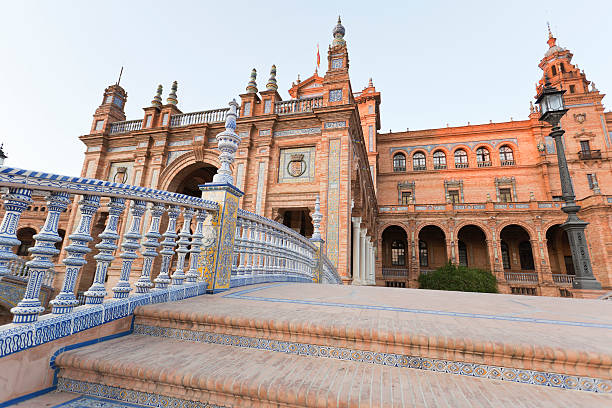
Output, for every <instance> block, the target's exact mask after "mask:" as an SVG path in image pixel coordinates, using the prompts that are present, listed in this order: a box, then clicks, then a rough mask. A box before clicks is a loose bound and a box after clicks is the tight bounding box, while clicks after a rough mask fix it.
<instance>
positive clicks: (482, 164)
mask: <svg viewBox="0 0 612 408" xmlns="http://www.w3.org/2000/svg"><path fill="white" fill-rule="evenodd" d="M478 167H491V162H490V161H479V162H478Z"/></svg>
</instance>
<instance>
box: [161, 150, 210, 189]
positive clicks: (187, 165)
mask: <svg viewBox="0 0 612 408" xmlns="http://www.w3.org/2000/svg"><path fill="white" fill-rule="evenodd" d="M200 153H202V154H199V155H198V156H196V154H195V152H193V151H189V152H187V153H185V154H183V155H181V156H179V157H177V158H176V159H174V160H173V161H172V162H171V163H170V164H169V165H168V166H167V167H166V168H165V169H164V170H163V171H162V172H161V174H160V175H159V183H158V186H159V187H158V188H159V189H160V190H166V191H175V190H172V189H171V188H172V187H176V186H177V185H178V183H179V182H180V180H181V179H182V178H184V177H185V175H186V174H187V173H188V172H190V171H193V170H194V169H196V168H198V167H214V168H219V166H220V163H219V157H218V154H217V153H215V152H214V151H208V150H204V151H203V152H200ZM177 180H178V181H177Z"/></svg>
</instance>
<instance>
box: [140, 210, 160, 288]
mask: <svg viewBox="0 0 612 408" xmlns="http://www.w3.org/2000/svg"><path fill="white" fill-rule="evenodd" d="M165 210H166V207H165V206H164V205H163V204H158V203H154V204H153V206H152V207H151V223H150V224H149V230H148V231H147V233H146V234H145V238H146V241H144V242H143V243H142V246H144V247H145V250H144V252H143V253H142V257H143V259H144V261H143V263H142V272H141V273H140V278H138V281H137V282H136V283H135V284H134V286H136V293H149V292H150V291H151V288H152V287H153V282H151V270H152V269H153V261H155V257H156V256H157V248H159V245H160V243H159V238H161V234H160V233H159V227H160V223H161V217H162V215H163V214H164V211H165Z"/></svg>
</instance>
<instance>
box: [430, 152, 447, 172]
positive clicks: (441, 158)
mask: <svg viewBox="0 0 612 408" xmlns="http://www.w3.org/2000/svg"><path fill="white" fill-rule="evenodd" d="M433 165H434V170H440V169H445V168H446V155H445V154H444V152H443V151H442V150H436V151H435V152H434V154H433Z"/></svg>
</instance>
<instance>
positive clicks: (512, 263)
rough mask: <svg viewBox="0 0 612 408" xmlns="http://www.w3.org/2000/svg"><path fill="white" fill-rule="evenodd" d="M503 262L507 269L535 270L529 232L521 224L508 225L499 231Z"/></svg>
mask: <svg viewBox="0 0 612 408" xmlns="http://www.w3.org/2000/svg"><path fill="white" fill-rule="evenodd" d="M499 237H500V240H501V244H500V246H501V251H502V264H503V268H504V270H506V271H512V272H521V271H526V272H533V271H535V261H534V257H533V250H532V248H531V241H530V235H529V232H528V231H527V230H526V229H525V228H523V227H522V226H520V225H517V224H510V225H506V226H505V227H504V228H502V230H501V231H500V232H499Z"/></svg>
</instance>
